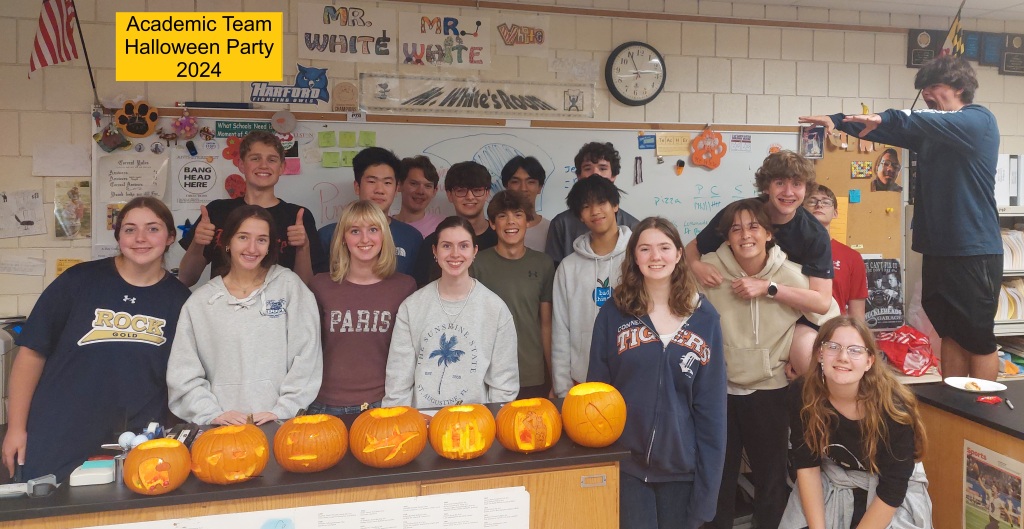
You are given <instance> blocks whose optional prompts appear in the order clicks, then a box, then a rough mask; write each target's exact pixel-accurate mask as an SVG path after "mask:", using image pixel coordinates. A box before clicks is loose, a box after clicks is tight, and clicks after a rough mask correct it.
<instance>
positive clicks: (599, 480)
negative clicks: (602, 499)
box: [580, 474, 608, 489]
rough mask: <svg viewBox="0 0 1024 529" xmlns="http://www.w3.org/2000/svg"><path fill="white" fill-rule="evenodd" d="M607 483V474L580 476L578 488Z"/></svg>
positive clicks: (601, 485)
mask: <svg viewBox="0 0 1024 529" xmlns="http://www.w3.org/2000/svg"><path fill="white" fill-rule="evenodd" d="M607 484H608V476H606V475H604V474H595V475H593V476H580V488H582V489H588V488H590V487H603V486H605V485H607Z"/></svg>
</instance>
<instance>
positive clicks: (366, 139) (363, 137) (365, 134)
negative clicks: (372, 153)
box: [359, 130, 377, 147]
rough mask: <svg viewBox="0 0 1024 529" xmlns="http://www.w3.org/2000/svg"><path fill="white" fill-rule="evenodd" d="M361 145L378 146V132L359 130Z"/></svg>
mask: <svg viewBox="0 0 1024 529" xmlns="http://www.w3.org/2000/svg"><path fill="white" fill-rule="evenodd" d="M359 146H360V147H376V146H377V133H376V132H374V131H372V130H361V131H359Z"/></svg>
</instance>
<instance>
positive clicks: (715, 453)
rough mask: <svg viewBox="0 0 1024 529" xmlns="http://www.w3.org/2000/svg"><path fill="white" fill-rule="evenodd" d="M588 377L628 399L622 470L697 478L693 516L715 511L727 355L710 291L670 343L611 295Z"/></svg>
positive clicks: (703, 517) (597, 328) (651, 478)
mask: <svg viewBox="0 0 1024 529" xmlns="http://www.w3.org/2000/svg"><path fill="white" fill-rule="evenodd" d="M587 380H588V381H599V382H606V383H609V384H611V385H613V386H615V387H616V388H617V389H618V390H619V392H621V393H622V396H623V398H624V399H625V400H626V409H627V412H626V428H625V431H623V433H622V437H621V438H619V442H620V443H621V444H622V445H623V446H625V447H626V448H629V450H630V452H632V458H631V459H629V460H626V461H623V463H622V471H623V472H625V473H627V474H629V475H631V476H635V477H637V478H639V479H642V480H644V481H646V482H667V481H693V485H694V489H693V495H692V497H691V501H690V508H689V512H690V515H691V516H692V519H694V520H700V521H709V520H711V519H712V518H714V516H715V509H716V506H717V503H716V498H717V497H718V487H719V484H720V482H721V480H722V467H723V465H724V464H725V420H726V415H725V401H726V376H725V355H724V353H723V350H722V327H721V324H720V322H719V316H718V311H716V310H715V308H714V307H713V306H712V305H711V303H709V302H708V300H707V298H705V297H704V295H700V296H699V298H698V301H697V309H696V310H695V311H694V313H693V314H692V315H690V317H689V319H688V320H687V321H686V322H685V323H684V324H683V326H682V328H680V330H679V332H677V333H676V335H675V336H674V337H673V339H672V341H671V342H670V343H669V345H668V347H663V343H662V341H661V338H660V337H659V336H658V334H657V332H655V330H654V324H652V323H651V319H650V317H649V316H643V317H639V318H638V317H636V316H631V315H628V314H623V313H622V312H621V311H620V310H619V309H618V307H617V306H616V305H615V303H614V302H612V303H605V305H604V307H602V308H601V311H600V313H598V315H597V321H596V322H595V324H594V338H593V342H592V344H591V347H590V368H589V371H588V372H587Z"/></svg>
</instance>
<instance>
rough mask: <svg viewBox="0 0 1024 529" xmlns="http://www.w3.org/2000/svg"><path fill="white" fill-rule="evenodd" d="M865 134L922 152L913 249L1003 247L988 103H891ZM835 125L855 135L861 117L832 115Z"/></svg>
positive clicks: (947, 252) (994, 133)
mask: <svg viewBox="0 0 1024 529" xmlns="http://www.w3.org/2000/svg"><path fill="white" fill-rule="evenodd" d="M879 116H881V118H882V123H881V125H879V126H878V128H876V129H875V130H873V131H871V132H870V133H868V135H867V137H866V139H868V140H870V141H877V142H882V143H887V144H889V145H896V146H898V147H904V148H907V149H911V150H913V151H916V152H917V153H918V171H917V175H918V176H917V186H916V188H915V189H914V220H913V225H912V227H913V242H912V248H913V249H914V251H916V252H919V253H922V254H924V255H934V256H967V255H994V254H1002V253H1003V244H1002V239H1001V238H1000V235H999V216H998V212H997V208H996V198H995V174H996V161H997V159H998V156H999V126H998V124H997V123H996V118H995V116H994V115H993V114H992V112H990V111H989V110H988V109H987V108H985V107H983V106H980V105H973V104H971V105H966V106H964V107H963V108H961V109H960V110H956V111H940V110H927V109H925V110H914V111H910V110H894V109H890V110H886V111H885V112H882V113H880V114H879ZM830 117H831V118H832V123H833V124H834V125H835V126H836V128H837V129H839V130H842V131H843V132H847V133H849V134H853V135H855V136H857V135H859V134H858V133H859V132H860V131H861V130H863V128H864V126H863V125H861V124H860V123H843V118H844V117H845V116H844V115H843V114H834V115H832V116H830Z"/></svg>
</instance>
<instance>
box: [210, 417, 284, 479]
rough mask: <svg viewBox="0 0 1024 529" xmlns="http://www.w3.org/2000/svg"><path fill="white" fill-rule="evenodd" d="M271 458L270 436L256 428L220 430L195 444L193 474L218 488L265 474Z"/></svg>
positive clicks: (226, 428) (240, 427)
mask: <svg viewBox="0 0 1024 529" xmlns="http://www.w3.org/2000/svg"><path fill="white" fill-rule="evenodd" d="M269 457H270V444H269V443H267V436H266V435H264V434H263V432H262V431H261V430H260V429H259V428H257V427H256V425H254V424H251V423H250V424H244V425H235V424H232V425H229V426H220V427H218V428H214V429H212V430H208V431H206V432H203V434H202V435H200V436H199V437H197V438H196V440H195V441H194V442H193V443H192V473H193V474H195V475H196V477H197V478H199V479H200V480H202V481H205V482H207V483H213V484H215V485H227V484H230V483H241V482H243V481H248V480H250V479H252V478H254V477H256V476H258V475H259V474H260V472H263V469H264V468H265V467H266V466H267V458H269Z"/></svg>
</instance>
